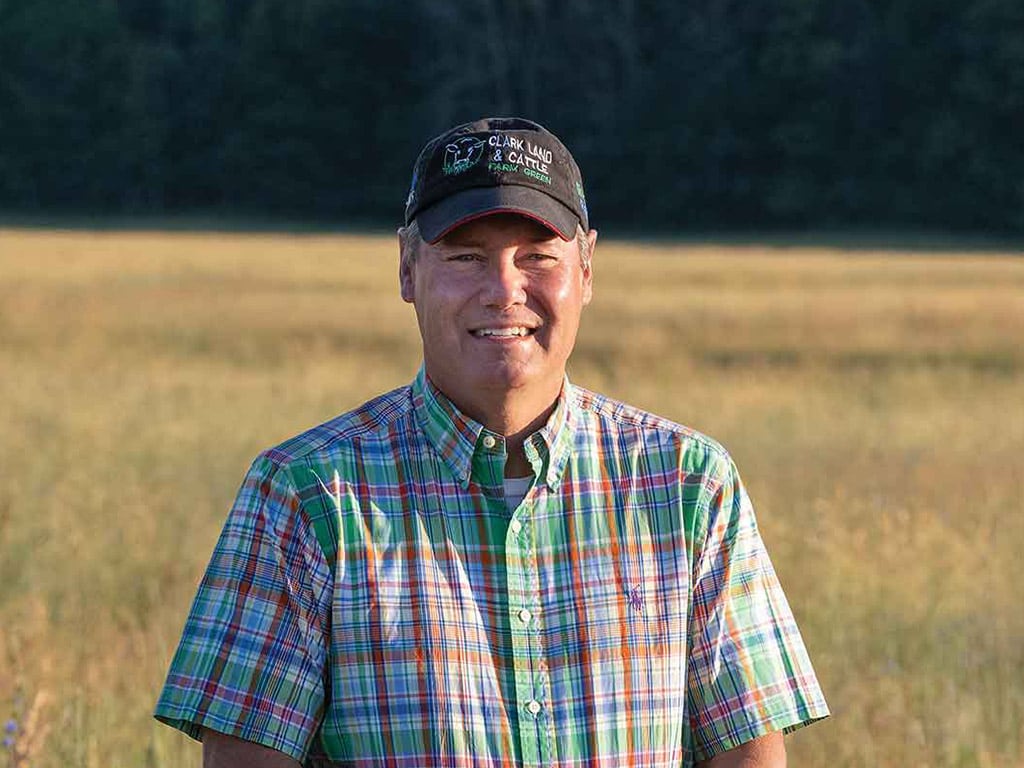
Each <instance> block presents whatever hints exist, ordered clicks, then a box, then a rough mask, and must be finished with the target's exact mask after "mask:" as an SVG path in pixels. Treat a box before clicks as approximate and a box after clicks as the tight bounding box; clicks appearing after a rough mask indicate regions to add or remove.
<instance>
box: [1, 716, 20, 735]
mask: <svg viewBox="0 0 1024 768" xmlns="http://www.w3.org/2000/svg"><path fill="white" fill-rule="evenodd" d="M17 730H18V721H17V720H14V719H11V720H8V721H7V725H5V726H4V733H14V732H15V731H17Z"/></svg>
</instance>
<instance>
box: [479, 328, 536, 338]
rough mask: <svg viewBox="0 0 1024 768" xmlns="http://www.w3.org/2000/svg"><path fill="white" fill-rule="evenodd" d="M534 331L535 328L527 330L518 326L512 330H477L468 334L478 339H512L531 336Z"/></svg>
mask: <svg viewBox="0 0 1024 768" xmlns="http://www.w3.org/2000/svg"><path fill="white" fill-rule="evenodd" d="M536 330H537V329H536V328H527V327H526V326H525V325H520V326H515V327H513V328H477V329H475V330H472V331H470V333H472V334H473V335H474V336H476V337H477V338H478V339H483V338H488V337H498V338H514V337H517V336H532V335H533V334H534V333H535V332H536Z"/></svg>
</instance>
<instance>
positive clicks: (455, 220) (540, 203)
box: [416, 184, 580, 243]
mask: <svg viewBox="0 0 1024 768" xmlns="http://www.w3.org/2000/svg"><path fill="white" fill-rule="evenodd" d="M495 213H517V214H520V215H522V216H526V217H527V218H530V219H533V220H534V221H536V222H537V223H538V224H542V225H544V226H545V227H547V228H548V229H550V230H551V231H552V232H554V233H555V234H556V235H558V236H559V237H561V238H562V239H563V240H572V239H573V238H574V237H575V236H576V226H577V225H578V224H579V221H580V220H579V218H577V216H576V214H575V213H573V212H572V211H570V210H569V209H568V208H566V207H565V206H564V205H562V204H561V203H560V202H558V201H557V200H555V199H554V198H553V197H550V196H548V195H545V194H544V193H543V192H541V191H539V190H536V189H532V188H530V187H520V186H513V185H509V184H506V185H503V186H500V187H474V188H472V189H465V190H463V191H461V192H456V193H455V194H454V195H450V196H449V197H446V198H444V199H443V200H440V201H438V202H437V203H434V205H432V206H430V207H429V208H425V209H424V210H422V211H420V212H419V213H417V214H416V222H417V224H418V225H419V229H420V235H421V236H422V237H423V239H424V240H426V241H427V242H428V243H436V242H437V241H438V240H440V239H441V238H442V237H444V236H445V235H446V234H448V233H449V232H451V231H452V230H453V229H455V228H456V227H459V226H462V225H463V224H466V223H467V222H470V221H473V220H474V219H479V218H481V217H482V216H490V215H492V214H495Z"/></svg>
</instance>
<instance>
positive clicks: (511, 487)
mask: <svg viewBox="0 0 1024 768" xmlns="http://www.w3.org/2000/svg"><path fill="white" fill-rule="evenodd" d="M532 482H533V478H532V477H506V478H505V504H506V505H507V506H508V511H509V512H514V511H515V508H516V507H518V506H519V505H520V504H521V503H522V501H523V498H524V497H525V496H526V492H527V491H528V490H530V484H531V483H532Z"/></svg>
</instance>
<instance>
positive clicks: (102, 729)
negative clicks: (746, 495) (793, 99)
mask: <svg viewBox="0 0 1024 768" xmlns="http://www.w3.org/2000/svg"><path fill="white" fill-rule="evenodd" d="M396 273H397V265H396V249H395V247H394V244H393V242H392V240H391V239H390V238H371V237H364V238H360V237H341V236H337V237H334V236H271V235H259V236H240V235H239V236H236V235H216V234H202V235H200V234H186V233H175V234H156V233H123V232H122V233H111V234H91V233H87V232H65V233H61V232H45V231H17V230H6V231H5V230H0V371H2V374H0V403H2V406H0V467H2V473H3V482H2V483H0V718H2V721H3V722H6V721H7V720H8V719H9V718H11V719H13V720H15V721H16V722H17V731H16V732H15V733H14V734H13V737H12V738H13V739H14V746H13V747H9V748H7V749H6V751H4V750H3V749H0V765H3V764H4V760H5V759H6V760H7V761H8V762H9V764H11V765H20V766H26V765H30V764H31V765H33V766H39V767H40V768H56V767H57V766H61V767H62V768H63V767H65V766H88V767H89V768H93V767H94V766H95V767H97V768H98V767H99V766H102V767H103V768H115V767H116V766H132V767H134V766H160V767H163V766H175V767H176V766H197V765H198V764H199V749H198V748H197V747H196V746H195V745H194V744H193V743H192V742H190V741H189V740H187V739H186V738H185V737H183V736H181V735H179V734H177V733H176V732H174V731H172V730H170V729H168V728H166V727H164V726H160V725H158V724H156V723H155V722H154V721H152V720H151V718H150V711H151V708H152V705H153V703H154V699H155V697H156V694H157V691H158V688H159V686H160V684H161V682H162V679H163V675H164V672H165V670H166V666H167V663H168V660H169V658H170V655H171V653H172V651H173V648H174V645H175V643H176V642H177V638H178V634H179V632H180V629H181V625H182V622H183V620H184V616H185V611H186V609H187V606H188V604H189V601H190V600H191V597H192V594H193V591H194V589H195V586H196V583H197V580H198V579H199V576H200V574H201V572H202V569H203V567H204V565H205V562H206V559H207V557H208V555H209V552H210V549H211V547H212V544H213V541H214V539H215V537H216V535H217V532H218V531H219V529H220V525H221V523H222V521H223V516H224V514H225V511H226V509H227V505H228V504H229V502H230V500H231V498H232V497H233V495H234V493H235V491H236V489H237V486H238V483H239V481H240V480H241V477H242V473H243V472H244V470H245V469H246V467H247V466H248V463H249V461H250V459H251V458H252V457H253V455H254V454H255V453H256V452H257V451H258V450H260V449H261V448H263V447H266V446H268V445H271V444H273V443H275V442H277V441H279V440H281V439H283V438H285V437H287V436H289V435H291V434H293V433H295V432H297V431H299V430H300V429H302V428H304V427H306V426H309V425H312V424H314V423H318V422H320V421H323V420H325V419H327V418H329V417H331V416H333V415H335V414H336V413H339V412H341V411H344V410H346V409H348V408H350V407H352V406H355V405H357V404H358V403H360V402H362V401H363V400H364V399H366V398H368V397H370V396H372V395H373V394H375V393H377V392H380V391H383V390H385V389H390V388H391V387H394V386H397V385H400V384H402V383H405V382H406V381H408V380H409V379H411V378H412V376H413V375H414V373H415V370H416V367H417V364H418V355H419V342H418V337H417V334H416V327H415V322H414V318H413V314H412V310H411V308H409V307H408V306H407V305H405V304H402V303H401V301H400V300H399V298H398V295H397V281H396ZM595 275H596V276H595V281H596V284H595V298H594V302H593V304H592V305H591V307H590V308H589V309H588V310H587V311H586V313H585V315H584V321H583V329H582V331H581V336H580V339H579V343H578V347H577V353H576V355H575V357H574V359H573V362H572V366H571V374H572V376H573V378H574V379H575V380H576V381H578V382H579V383H581V384H585V385H587V386H590V387H592V388H596V389H599V390H603V391H605V392H607V393H609V394H611V395H614V396H617V397H620V398H623V399H626V400H628V401H631V402H633V403H634V404H636V405H639V406H643V407H646V408H649V409H651V410H654V411H657V412H660V413H662V414H664V415H666V416H669V417H671V418H674V419H676V420H678V421H681V422H684V423H686V424H689V425H691V426H693V427H696V428H698V429H701V430H703V431H705V432H708V433H709V434H711V435H713V436H714V437H716V438H718V439H719V440H720V441H721V442H723V443H724V444H725V445H726V446H727V447H728V448H729V449H730V450H731V451H732V453H733V454H734V456H735V458H736V460H737V462H738V464H739V466H740V468H741V470H742V471H743V473H744V478H745V481H746V483H747V486H748V488H749V490H750V492H751V495H752V497H753V499H754V503H755V506H756V508H757V510H758V514H759V519H760V523H761V527H762V530H763V533H764V537H765V539H766V540H767V542H768V546H769V549H770V550H771V552H772V554H773V558H774V560H775V563H776V567H777V570H778V571H779V574H780V577H781V579H782V582H783V585H784V586H785V587H786V590H787V594H788V596H789V598H790V602H791V604H792V606H793V609H794V611H795V613H796V614H797V618H798V620H799V621H800V624H801V627H802V628H803V631H804V636H805V639H806V641H807V644H808V646H809V648H810V651H811V657H812V659H813V660H814V663H815V666H816V668H817V670H818V673H819V676H820V678H821V681H822V683H823V685H824V687H825V691H826V695H827V696H828V699H829V702H830V704H831V706H832V709H833V713H834V716H833V718H832V719H831V720H828V721H826V722H824V723H822V724H818V725H815V726H813V727H811V728H808V729H806V730H803V731H800V732H799V733H796V734H794V735H793V736H791V737H790V738H789V739H788V743H789V752H790V764H791V765H793V766H838V767H845V766H850V767H853V766H856V767H858V768H860V767H861V766H886V767H888V766H892V767H893V768H895V767H897V766H898V767H899V768H906V767H907V766H929V767H933V766H950V767H952V766H961V767H964V768H967V767H969V766H977V767H978V768H990V767H994V766H1011V767H1019V766H1024V609H1022V608H1021V581H1022V579H1021V577H1020V575H1019V573H1020V572H1019V571H1017V569H1016V568H1017V566H1018V565H1019V561H1020V559H1021V552H1022V547H1024V259H1020V258H1012V257H1010V256H1009V255H1008V254H994V253H987V254H980V253H968V252H964V253H953V252H948V251H947V252H944V253H941V254H925V253H920V252H916V253H912V252H887V251H885V250H884V249H881V248H877V249H874V250H871V249H868V250H863V249H862V250H858V251H856V252H854V251H848V252H844V251H840V250H829V249H826V248H822V247H794V248H782V247H756V246H728V247H727V246H719V247H701V246H696V245H681V246H668V245H664V246H654V245H646V246H640V245H628V244H622V243H604V244H602V245H599V247H598V253H597V257H596V261H595Z"/></svg>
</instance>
